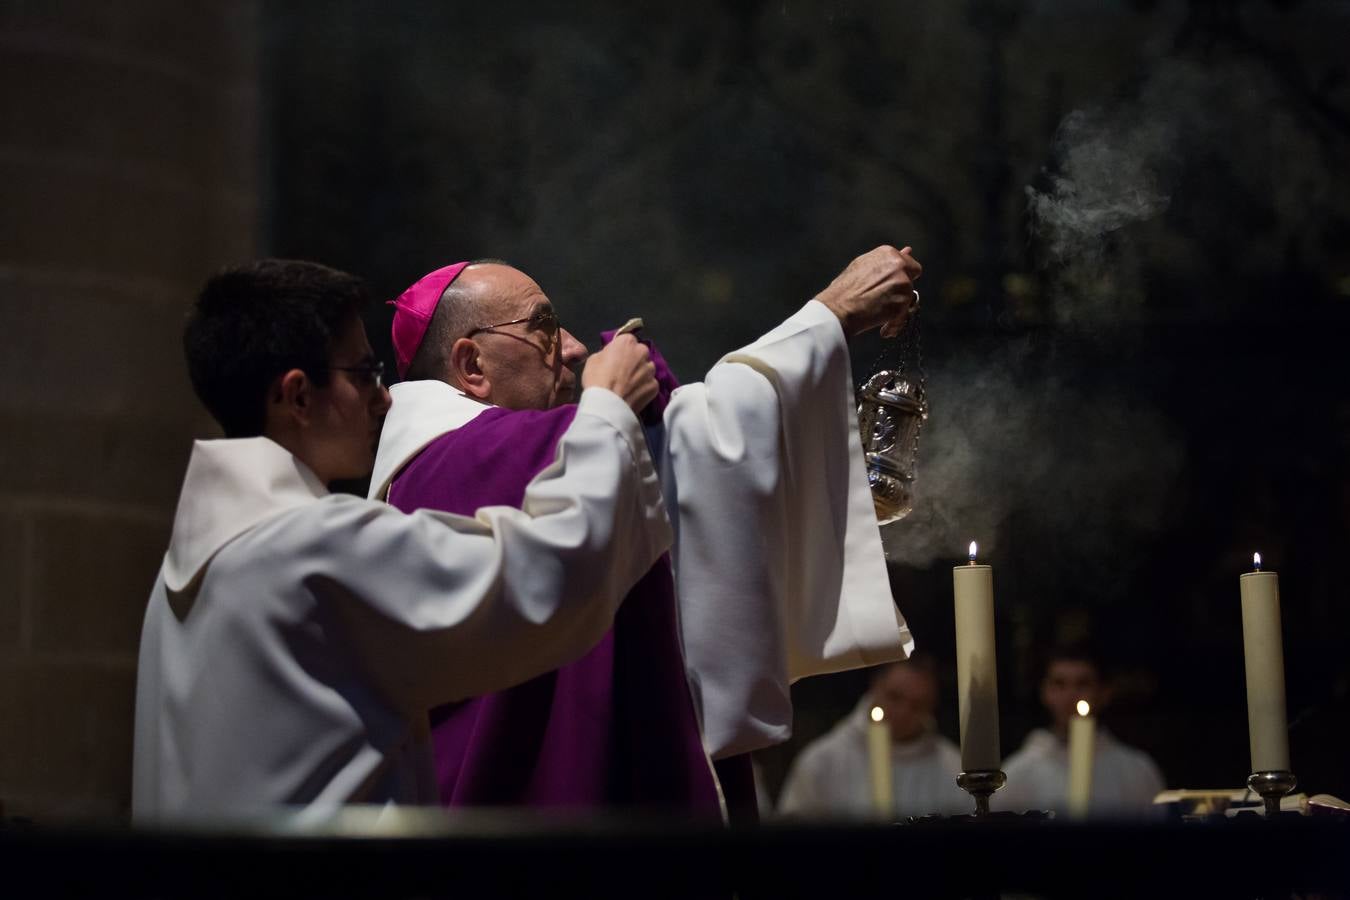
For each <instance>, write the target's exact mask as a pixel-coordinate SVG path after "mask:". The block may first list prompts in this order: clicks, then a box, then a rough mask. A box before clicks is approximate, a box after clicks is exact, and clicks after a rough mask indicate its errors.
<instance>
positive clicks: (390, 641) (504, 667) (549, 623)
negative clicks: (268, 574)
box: [316, 389, 671, 707]
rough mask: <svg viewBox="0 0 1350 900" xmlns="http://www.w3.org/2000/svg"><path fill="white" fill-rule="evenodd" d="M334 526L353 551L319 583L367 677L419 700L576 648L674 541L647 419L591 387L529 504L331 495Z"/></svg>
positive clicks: (502, 682)
mask: <svg viewBox="0 0 1350 900" xmlns="http://www.w3.org/2000/svg"><path fill="white" fill-rule="evenodd" d="M327 525H328V537H329V538H331V540H332V541H334V542H337V543H336V544H335V546H337V547H341V546H343V545H344V544H345V545H346V546H349V547H352V548H355V550H354V552H351V553H350V554H349V555H347V557H346V560H345V564H344V565H343V566H342V567H341V568H342V570H341V571H340V572H337V573H333V577H330V578H327V579H325V583H324V584H322V585H321V590H323V591H325V592H327V593H328V594H330V595H332V596H334V597H336V598H337V599H338V602H337V603H336V604H335V607H336V608H337V609H338V610H339V611H340V613H339V614H340V615H341V616H343V617H344V618H345V619H346V620H347V621H346V625H347V626H348V627H347V628H346V629H344V630H345V631H347V632H348V633H349V634H351V635H354V636H355V638H354V640H355V641H356V643H357V646H356V648H355V649H356V650H357V652H358V654H359V655H360V656H361V657H362V659H363V661H364V662H365V664H366V665H367V667H368V668H369V669H370V671H371V674H372V676H374V677H375V679H376V680H377V681H378V682H380V683H381V684H382V686H383V687H384V688H385V689H386V690H387V691H388V692H390V694H391V695H392V696H393V697H396V698H398V700H399V701H400V702H404V703H408V704H410V705H412V706H423V707H425V706H431V705H435V704H439V703H445V702H448V701H452V700H457V699H461V698H463V697H469V696H475V695H478V694H482V693H487V692H490V691H495V690H501V689H503V688H506V687H509V686H511V685H514V684H518V683H520V682H523V681H526V680H528V679H529V678H532V677H534V676H536V675H539V674H542V673H544V672H548V671H551V670H553V669H556V668H558V667H560V666H562V665H565V664H566V663H568V662H570V661H572V660H574V659H576V658H577V657H579V656H581V655H582V654H583V653H585V652H586V651H587V650H589V649H590V648H591V647H592V646H594V645H595V643H596V642H597V641H598V640H599V639H600V638H601V637H603V635H604V633H605V631H606V630H607V629H608V628H609V627H610V625H611V624H612V623H613V619H614V614H615V612H616V611H617V609H618V606H619V603H620V601H622V599H623V598H624V596H625V595H626V594H627V593H628V591H629V590H630V589H631V587H632V586H633V585H634V584H635V583H636V582H637V581H638V579H639V578H641V577H642V576H643V574H645V573H646V571H647V570H648V569H649V568H650V567H651V566H652V564H653V563H654V562H655V561H656V560H657V558H658V557H659V556H660V555H661V554H662V553H663V552H665V550H666V549H668V547H669V546H670V540H671V532H670V526H669V523H668V521H667V519H666V513H665V509H664V505H663V503H662V498H661V492H660V484H659V482H658V480H657V476H656V471H655V468H654V466H653V465H652V461H651V458H650V456H649V455H648V453H647V449H646V444H645V441H644V439H643V435H642V429H641V425H640V423H639V422H638V420H637V418H636V416H634V415H633V413H632V412H631V411H630V410H629V409H628V407H627V405H625V404H624V403H623V401H622V400H620V399H619V398H618V397H617V396H615V395H614V394H612V393H611V392H609V391H606V390H601V389H591V390H587V391H586V392H585V393H584V394H583V396H582V399H581V402H580V404H579V408H578V412H577V416H576V419H575V421H574V422H573V424H572V425H571V426H570V427H569V428H568V430H567V432H566V434H565V435H564V437H563V439H562V441H561V442H560V443H559V447H558V455H557V458H556V459H555V461H554V462H553V463H552V464H551V465H550V466H549V467H548V468H546V469H544V470H543V471H542V472H540V473H539V475H537V476H536V477H535V478H534V480H533V481H531V482H530V484H529V486H528V488H527V490H526V492H525V499H524V503H523V504H522V509H514V508H511V507H505V506H502V507H485V508H483V509H480V510H479V511H478V513H477V516H476V518H474V519H469V518H466V517H463V516H456V515H452V514H449V513H442V512H434V511H429V510H421V511H418V512H417V513H414V514H413V515H411V516H405V515H403V514H402V513H398V512H396V511H394V510H392V509H391V508H390V507H384V506H381V505H376V504H372V503H369V502H366V501H356V502H352V503H349V504H347V503H339V504H336V512H335V514H334V521H331V522H329V523H327ZM620 546H622V548H623V552H616V548H617V547H620ZM326 555H327V559H328V560H330V561H331V560H332V559H333V558H334V557H335V556H337V554H335V553H328V554H326ZM324 556H325V554H324V553H319V554H316V559H318V558H322V557H324ZM391 564H392V565H391Z"/></svg>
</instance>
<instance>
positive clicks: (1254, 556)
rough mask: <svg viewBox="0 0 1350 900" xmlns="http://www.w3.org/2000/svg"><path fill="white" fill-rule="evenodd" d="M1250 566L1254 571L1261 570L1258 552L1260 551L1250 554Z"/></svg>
mask: <svg viewBox="0 0 1350 900" xmlns="http://www.w3.org/2000/svg"><path fill="white" fill-rule="evenodd" d="M1252 568H1253V569H1254V570H1255V571H1257V572H1260V571H1261V554H1260V553H1253V554H1252Z"/></svg>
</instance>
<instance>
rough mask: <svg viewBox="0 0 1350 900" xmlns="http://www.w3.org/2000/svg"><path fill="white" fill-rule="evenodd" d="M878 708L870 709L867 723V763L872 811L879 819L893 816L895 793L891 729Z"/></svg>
mask: <svg viewBox="0 0 1350 900" xmlns="http://www.w3.org/2000/svg"><path fill="white" fill-rule="evenodd" d="M884 719H885V714H884V713H883V712H882V711H881V707H880V706H874V707H872V720H871V721H870V722H868V723H867V761H868V765H869V767H870V768H871V770H872V809H874V810H875V811H876V814H877V816H878V817H879V818H882V819H891V818H892V817H893V816H894V815H895V792H894V788H893V787H892V786H891V729H890V727H889V726H888V725H887V724H886V722H885V721H884Z"/></svg>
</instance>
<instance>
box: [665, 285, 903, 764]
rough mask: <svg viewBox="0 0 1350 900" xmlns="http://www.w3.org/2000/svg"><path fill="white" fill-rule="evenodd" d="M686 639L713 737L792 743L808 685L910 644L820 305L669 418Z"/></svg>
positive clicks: (694, 389) (691, 395)
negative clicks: (794, 693) (800, 683)
mask: <svg viewBox="0 0 1350 900" xmlns="http://www.w3.org/2000/svg"><path fill="white" fill-rule="evenodd" d="M665 422H666V430H667V445H666V456H665V459H664V460H663V464H662V468H663V471H662V481H663V484H664V487H665V491H666V502H667V505H668V507H669V508H670V510H671V518H672V520H673V521H674V523H675V528H676V544H675V550H674V563H675V572H676V582H677V587H678V594H679V603H680V608H679V611H680V631H681V638H682V640H683V643H684V651H685V660H686V665H687V667H688V674H689V681H690V686H691V689H692V691H693V695H694V701H695V705H696V707H697V709H698V710H699V714H700V717H701V721H702V725H703V732H704V740H705V744H706V746H707V748H708V751H709V752H710V753H711V754H712V755H713V756H714V757H718V758H720V757H724V756H729V755H733V754H737V753H744V752H747V751H750V750H755V749H759V748H762V747H766V746H769V745H772V744H775V743H778V742H780V741H783V740H786V739H787V738H788V737H789V736H790V735H791V729H792V703H791V698H790V696H789V686H790V685H791V683H792V682H793V681H795V680H796V679H798V678H803V677H805V676H808V675H817V674H823V673H827V672H838V671H843V670H846V669H852V668H857V667H861V666H870V665H876V664H879V663H883V662H888V661H891V660H895V659H900V658H903V657H904V656H906V655H908V653H909V651H910V649H911V648H912V646H913V643H912V641H911V639H910V636H909V631H908V629H907V627H906V626H905V622H904V619H903V618H902V617H901V616H900V614H899V611H898V610H897V609H896V606H895V602H894V600H893V599H892V598H891V592H890V584H889V580H888V578H887V573H886V564H885V555H884V553H883V551H882V547H881V536H880V531H879V529H878V527H877V523H876V517H875V513H874V512H873V509H872V499H871V492H870V490H869V488H868V486H867V476H866V471H865V468H864V463H863V455H862V444H861V442H860V440H859V438H858V424H857V414H856V410H855V408H854V394H853V382H852V373H851V371H850V365H849V355H848V347H847V344H846V342H845V339H844V334H843V331H842V329H841V328H840V326H839V322H838V319H837V318H836V317H835V316H834V314H833V313H831V312H830V311H829V310H828V309H827V308H825V307H824V306H823V305H822V304H820V303H818V302H816V301H811V302H810V303H808V304H807V305H806V306H805V307H803V308H802V309H801V310H800V311H798V312H797V313H796V314H794V315H793V316H792V317H791V318H789V319H788V320H787V321H786V322H784V323H783V324H782V325H780V326H779V327H778V328H775V329H774V330H773V331H771V332H769V333H768V334H766V335H765V336H764V337H762V338H760V339H759V340H758V341H756V342H754V343H753V344H751V345H749V346H747V347H745V348H743V349H741V350H738V351H736V352H734V353H731V354H728V355H727V356H726V357H725V358H724V359H723V360H722V361H721V362H720V363H719V364H718V365H716V366H714V367H713V369H712V370H711V371H710V372H709V373H708V377H707V378H706V380H705V381H704V383H702V384H691V385H688V386H685V387H682V388H680V389H678V390H677V391H676V392H675V393H674V395H673V397H672V399H671V403H670V406H669V407H668V409H667V411H666V416H665Z"/></svg>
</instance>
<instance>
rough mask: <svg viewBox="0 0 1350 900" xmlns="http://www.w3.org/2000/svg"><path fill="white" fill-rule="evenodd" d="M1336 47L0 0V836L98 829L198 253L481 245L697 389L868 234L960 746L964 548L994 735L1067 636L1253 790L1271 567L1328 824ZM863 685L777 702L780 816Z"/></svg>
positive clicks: (1339, 22)
mask: <svg viewBox="0 0 1350 900" xmlns="http://www.w3.org/2000/svg"><path fill="white" fill-rule="evenodd" d="M1347 38H1350V3H1346V2H1331V0H1323V2H1314V0H1301V2H1300V0H1279V2H1277V0H1248V2H1221V0H1208V2H1206V0H1093V2H1089V0H926V2H904V3H897V2H844V0H838V2H815V3H808V2H801V0H786V2H783V0H779V2H757V0H723V2H688V3H682V4H662V5H657V4H619V3H610V2H599V0H589V2H587V0H581V2H575V3H571V4H546V3H531V2H519V0H500V2H495V3H491V4H473V3H432V2H401V0H384V2H369V0H336V2H323V3H319V2H286V3H282V2H228V0H203V2H202V3H198V4H188V5H184V4H175V3H170V2H167V0H129V2H126V3H118V4H105V3H97V2H92V0H51V2H44V3H39V4H34V3H28V2H22V0H0V68H3V71H4V78H0V114H2V115H0V121H2V122H3V123H4V125H3V128H4V129H5V130H4V133H3V135H0V177H3V179H4V183H5V185H6V198H5V199H6V202H5V203H4V204H0V235H3V240H0V334H3V335H4V341H5V344H4V349H5V352H4V353H3V354H0V372H3V373H4V375H5V376H6V378H5V382H6V384H7V385H8V389H7V391H6V392H3V393H0V422H3V428H0V463H2V465H0V676H3V677H0V805H3V806H4V807H5V808H6V810H7V811H8V812H9V813H11V814H13V813H22V814H27V815H33V816H35V817H38V818H43V817H53V816H62V815H116V814H118V813H120V812H122V811H124V810H125V807H126V797H127V795H128V790H129V772H130V718H131V699H132V696H133V693H134V675H135V648H136V641H137V636H138V633H139V622H140V618H141V614H142V611H143V609H144V602H145V596H146V595H147V593H148V591H149V588H150V585H151V583H152V582H153V579H154V572H155V569H156V567H157V566H158V561H159V556H160V554H161V553H162V552H163V547H164V546H165V542H166V540H167V534H168V526H169V522H170V521H171V516H172V511H173V505H174V501H175V498H176V491H177V486H178V484H179V478H180V476H181V473H182V470H183V465H184V463H185V461H186V457H187V452H188V448H189V446H190V438H191V437H192V436H194V435H196V436H209V435H211V434H212V431H211V426H210V424H209V422H208V421H207V420H206V417H205V416H204V415H203V414H202V413H201V411H200V410H199V409H198V408H197V407H196V404H195V403H194V401H193V400H192V398H191V396H190V392H189V391H188V389H187V386H186V379H185V377H184V373H183V370H182V364H181V360H180V358H179V350H178V334H179V331H180V328H181V320H182V315H183V313H184V311H185V310H186V309H187V307H188V305H189V304H190V302H191V299H192V296H193V294H194V293H195V291H196V289H197V288H198V287H199V286H200V284H201V282H202V280H203V279H204V278H205V277H206V276H207V275H208V274H209V273H210V272H212V271H213V270H215V269H217V268H219V267H220V266H223V265H226V264H230V263H233V262H237V261H239V260H240V259H245V258H248V257H249V256H253V255H258V254H269V255H281V256H295V257H305V258H312V259H316V260H319V261H322V262H325V263H327V264H330V265H333V266H337V267H339V268H343V269H347V270H350V271H353V272H356V273H359V274H361V275H363V276H365V277H366V278H367V279H369V281H370V283H371V285H372V287H373V289H374V293H375V295H376V296H377V297H380V298H392V297H393V296H395V295H397V294H398V293H399V292H400V291H401V290H402V289H403V288H404V287H406V286H407V285H408V284H409V283H411V282H412V281H413V280H414V279H415V278H417V277H418V276H420V275H421V274H423V273H424V272H426V271H428V270H430V269H432V268H433V267H436V266H439V265H443V264H446V263H449V262H452V261H456V260H460V259H465V258H472V257H479V256H493V257H501V258H505V259H508V260H511V261H513V262H514V263H515V264H517V265H518V266H520V267H521V268H522V269H524V270H525V271H526V272H528V273H529V274H530V275H532V276H533V277H534V278H535V279H536V280H537V281H538V282H539V283H540V284H541V285H542V286H543V287H544V289H545V291H547V292H548V293H549V295H550V297H551V298H552V299H553V301H554V303H555V305H556V306H557V308H558V309H559V311H560V314H561V315H562V317H563V320H564V323H565V324H566V325H567V327H568V328H569V329H570V330H572V331H573V332H574V333H576V334H577V335H578V336H579V337H581V338H582V339H583V340H586V341H587V342H588V343H590V344H591V346H595V345H596V335H597V333H598V331H599V330H600V329H602V328H605V327H613V326H614V325H616V324H618V323H621V322H622V321H624V320H625V319H626V318H628V317H629V316H631V315H641V316H643V317H644V318H645V319H646V322H647V325H648V330H649V333H650V335H651V336H652V337H653V338H654V339H655V340H656V341H657V342H658V343H659V344H660V346H661V347H662V349H663V351H664V353H665V355H666V356H667V358H668V359H669V360H670V362H671V363H672V365H673V366H674V367H675V369H676V371H677V373H678V374H679V375H680V377H681V378H683V379H684V380H686V381H693V380H697V379H699V378H700V377H701V376H702V373H703V372H704V371H706V369H707V368H708V367H709V366H710V365H711V364H713V363H714V362H715V361H716V360H717V359H718V358H719V357H720V356H721V355H722V354H723V353H725V352H727V351H729V350H732V349H734V348H735V347H737V346H739V345H740V344H742V343H744V342H746V341H749V340H751V339H753V338H754V337H756V336H757V335H759V334H760V333H762V332H763V331H765V330H767V329H768V328H770V327H772V326H773V325H775V324H776V323H777V322H779V321H780V320H781V319H782V318H783V317H785V316H786V315H788V314H789V313H791V312H792V311H793V310H795V309H796V308H797V307H798V306H800V305H801V304H802V303H803V302H804V301H805V300H807V299H808V298H810V297H811V296H812V295H813V294H815V293H816V292H817V291H818V290H819V289H820V288H822V287H823V286H824V285H825V284H827V283H828V281H829V280H830V278H832V277H833V276H834V275H835V274H836V273H837V272H838V271H839V270H840V269H841V268H842V267H843V266H844V265H845V264H846V263H847V262H848V261H849V260H850V259H851V258H852V257H854V256H856V255H857V254H859V253H861V252H863V251H865V250H867V249H869V248H870V247H872V246H874V245H876V244H878V243H882V242H888V243H894V244H897V245H903V244H911V245H913V246H914V247H915V249H916V254H917V256H918V257H919V258H920V259H921V260H922V261H923V263H924V265H925V274H924V277H923V280H922V282H921V283H920V287H921V289H922V291H923V298H924V299H923V313H922V351H923V363H924V367H925V370H926V372H927V390H928V396H929V399H930V403H931V406H932V417H931V419H930V421H929V423H928V425H927V427H926V428H925V431H924V434H923V436H922V440H921V446H920V451H919V472H918V482H917V487H918V498H917V503H916V507H915V511H914V512H913V514H912V515H911V516H910V517H909V518H907V519H906V520H905V521H903V522H901V523H899V524H898V525H896V526H893V527H892V528H890V529H888V532H887V535H886V541H887V546H888V550H889V553H890V558H891V576H892V581H893V584H894V587H895V594H896V597H897V599H898V601H899V603H900V606H901V609H902V610H903V612H904V613H905V615H906V616H907V617H908V619H909V621H910V624H911V626H912V627H913V629H914V633H915V636H916V639H917V641H918V645H919V647H920V649H921V650H923V651H926V652H928V653H931V654H932V655H933V656H934V657H935V658H936V661H937V663H938V666H939V671H940V672H942V673H943V680H944V687H945V701H944V704H943V708H942V714H941V721H940V724H941V726H942V728H943V730H944V731H945V732H946V733H947V734H949V735H951V736H953V737H954V736H955V728H956V716H955V708H954V694H953V692H952V682H953V681H954V663H953V626H952V619H951V611H950V603H951V600H950V598H951V587H950V575H949V574H948V568H949V567H950V566H951V565H953V564H956V563H958V562H960V561H961V560H962V559H963V557H964V552H965V547H966V544H967V542H968V541H969V540H971V539H976V540H978V541H979V542H980V545H981V547H982V550H981V558H982V560H983V561H986V562H989V563H990V564H992V565H993V566H994V568H995V589H996V598H997V604H998V640H999V646H998V652H999V663H1000V694H1001V703H1002V710H1001V712H1002V736H1003V743H1004V750H1005V752H1011V751H1012V750H1014V749H1016V747H1017V746H1018V745H1019V744H1020V742H1021V740H1022V738H1023V736H1024V735H1025V733H1026V732H1027V731H1028V730H1029V729H1030V728H1031V727H1033V726H1035V725H1036V724H1039V723H1040V722H1041V718H1040V713H1039V707H1038V703H1037V701H1036V695H1035V683H1034V678H1035V670H1036V662H1037V658H1038V653H1039V652H1041V651H1042V650H1043V649H1044V648H1045V647H1047V646H1048V645H1050V644H1052V643H1055V642H1059V641H1066V640H1075V639H1079V638H1084V637H1087V638H1091V639H1094V640H1095V641H1096V642H1097V643H1098V644H1099V645H1101V646H1102V647H1104V648H1105V649H1106V651H1107V652H1108V655H1109V662H1110V664H1111V670H1112V678H1113V683H1114V685H1115V688H1116V692H1115V702H1114V703H1113V705H1112V706H1111V708H1110V709H1108V710H1107V711H1106V712H1105V721H1106V722H1107V724H1108V725H1109V727H1111V728H1112V729H1113V730H1115V731H1116V732H1117V733H1118V734H1119V735H1121V736H1122V737H1123V738H1125V739H1126V740H1127V741H1129V742H1131V743H1134V744H1136V745H1138V746H1141V747H1143V748H1144V749H1146V750H1147V751H1148V752H1150V753H1151V754H1153V755H1154V757H1155V758H1156V759H1157V760H1158V762H1159V764H1160V765H1161V767H1162V769H1163V771H1164V774H1165V775H1166V777H1167V781H1168V784H1169V785H1170V786H1173V787H1183V786H1184V787H1215V786H1237V785H1239V784H1241V783H1242V781H1243V779H1244V778H1245V776H1246V774H1247V771H1248V756H1247V742H1246V711H1245V701H1244V694H1243V677H1242V645H1241V625H1240V619H1239V607H1238V577H1239V575H1240V574H1241V573H1242V572H1244V571H1247V570H1248V569H1249V568H1250V559H1251V553H1252V552H1253V551H1257V550H1259V551H1260V552H1261V553H1262V554H1263V555H1264V557H1265V559H1266V563H1267V568H1268V569H1271V570H1275V571H1278V572H1279V573H1280V577H1281V588H1282V596H1283V613H1284V629H1285V631H1284V638H1285V652H1286V669H1287V678H1288V705H1289V711H1290V719H1291V733H1290V740H1291V751H1292V759H1293V766H1294V769H1295V770H1296V773H1297V774H1298V776H1299V779H1300V783H1301V787H1303V788H1304V789H1306V790H1308V791H1309V792H1311V793H1316V792H1329V793H1334V794H1338V795H1340V796H1347V795H1350V783H1347V782H1348V781H1350V769H1347V767H1346V766H1345V764H1344V759H1345V751H1346V748H1347V747H1350V700H1348V699H1347V698H1348V697H1350V664H1347V661H1346V654H1345V652H1344V649H1343V647H1344V644H1345V640H1346V635H1347V634H1348V633H1350V629H1348V628H1347V625H1350V621H1348V620H1350V613H1348V612H1347V609H1348V608H1350V597H1347V590H1346V587H1345V585H1346V583H1347V582H1346V578H1347V576H1346V574H1345V562H1346V554H1345V552H1344V550H1343V548H1344V546H1345V544H1346V540H1347V537H1350V473H1348V472H1347V459H1348V458H1350V402H1348V401H1347V399H1346V384H1347V379H1346V376H1345V374H1344V372H1345V364H1346V353H1345V349H1344V345H1345V342H1346V335H1347V328H1346V326H1347V324H1350V322H1348V321H1347V320H1348V319H1350V228H1348V227H1347V225H1348V224H1350V179H1348V178H1347V176H1346V174H1345V167H1346V160H1347V149H1348V148H1350V81H1347V62H1346V53H1345V47H1346V46H1347ZM367 325H368V330H369V332H370V335H371V338H372V340H373V341H374V342H375V344H376V347H377V350H378V351H379V352H381V353H382V354H383V355H384V356H385V358H386V361H387V362H389V363H392V358H390V354H389V348H388V343H387V335H388V325H389V318H388V311H387V309H385V308H384V307H380V308H377V309H373V310H372V311H371V313H370V315H369V318H368V323H367ZM894 352H895V351H894V348H887V347H885V346H884V345H883V344H882V342H880V341H879V340H878V339H876V338H869V339H865V340H863V341H860V342H859V344H858V346H857V350H856V353H855V368H856V374H857V375H858V376H859V378H861V377H863V376H864V375H865V374H866V373H867V372H868V371H870V370H871V368H872V366H873V364H874V361H875V360H877V359H878V356H879V355H883V354H886V355H885V356H883V358H884V359H887V360H893V358H894ZM864 684H865V676H864V675H863V674H861V673H849V674H845V675H841V676H837V677H833V678H820V679H813V680H809V681H806V682H803V683H801V684H799V685H797V686H796V688H795V699H796V701H797V709H798V720H797V729H796V731H797V734H796V736H795V737H794V739H793V741H792V742H791V743H790V744H788V745H786V746H784V747H781V748H775V749H774V750H773V751H771V752H767V753H765V754H763V755H762V759H761V762H762V763H763V765H764V769H765V773H766V777H767V780H768V782H769V786H770V788H771V789H772V790H773V791H774V792H776V791H777V789H778V786H779V783H780V782H781V779H782V777H783V775H784V774H785V771H786V767H787V765H788V763H789V761H790V759H791V758H792V756H793V755H794V754H795V752H796V751H797V750H799V749H800V746H801V745H802V743H804V742H805V741H806V740H809V739H811V738H813V737H815V736H817V735H819V734H820V733H822V732H823V731H824V730H825V729H826V728H828V727H829V726H830V725H831V724H832V723H833V722H834V721H835V720H836V719H837V718H838V717H839V716H840V715H842V714H844V713H845V712H846V711H847V710H848V709H849V708H850V707H851V706H852V704H853V702H854V700H855V698H856V696H857V695H858V693H860V692H861V691H862V689H863V687H864Z"/></svg>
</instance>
